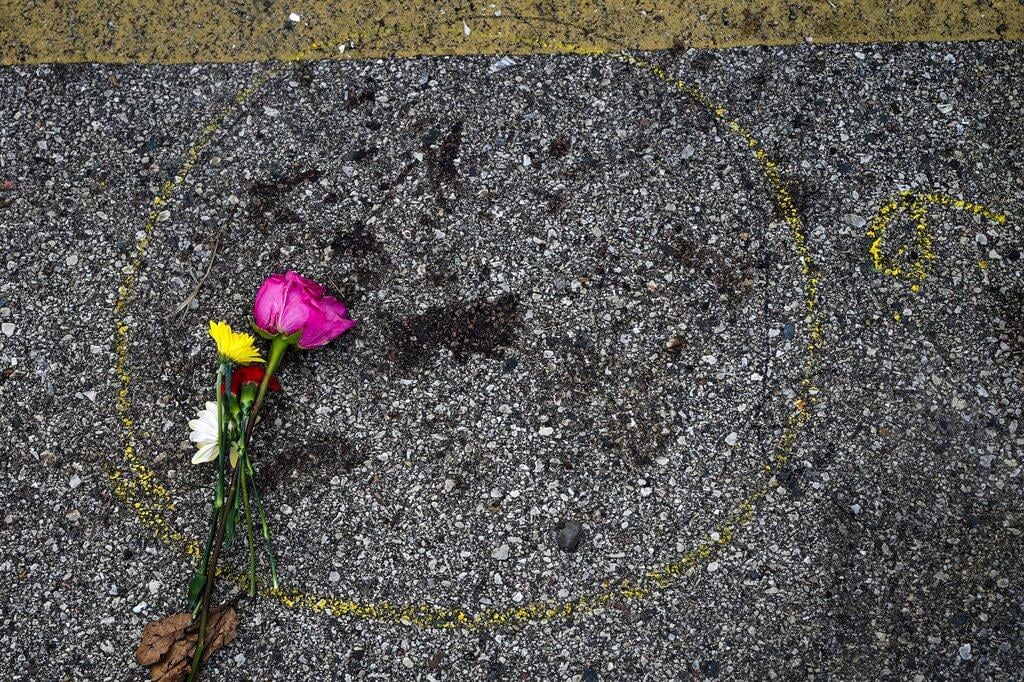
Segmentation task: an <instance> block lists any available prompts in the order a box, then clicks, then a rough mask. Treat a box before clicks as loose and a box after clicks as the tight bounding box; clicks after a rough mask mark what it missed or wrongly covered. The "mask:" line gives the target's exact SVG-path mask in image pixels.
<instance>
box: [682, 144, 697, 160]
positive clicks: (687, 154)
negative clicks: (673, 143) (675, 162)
mask: <svg viewBox="0 0 1024 682" xmlns="http://www.w3.org/2000/svg"><path fill="white" fill-rule="evenodd" d="M694 151H696V150H694V148H693V145H692V144H688V145H686V146H685V147H683V151H682V154H681V156H682V157H683V158H684V159H692V158H693V152H694Z"/></svg>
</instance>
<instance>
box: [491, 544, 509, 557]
mask: <svg viewBox="0 0 1024 682" xmlns="http://www.w3.org/2000/svg"><path fill="white" fill-rule="evenodd" d="M491 558H492V559H497V560H498V561H508V545H502V546H501V547H498V548H496V549H495V550H494V551H493V552H491Z"/></svg>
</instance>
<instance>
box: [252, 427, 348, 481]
mask: <svg viewBox="0 0 1024 682" xmlns="http://www.w3.org/2000/svg"><path fill="white" fill-rule="evenodd" d="M363 459H364V458H363V457H362V456H361V455H360V454H359V453H357V452H356V451H355V450H354V449H353V448H352V445H351V444H350V443H349V441H348V439H347V438H345V436H343V435H341V434H340V433H319V434H312V435H311V436H310V438H309V440H308V441H307V443H306V444H303V445H297V446H295V447H291V448H285V449H283V450H280V451H279V452H278V453H277V454H275V455H274V456H273V457H267V458H266V461H267V464H265V465H264V466H262V467H260V469H259V471H258V472H257V476H258V477H259V479H258V481H259V485H260V487H261V489H266V490H274V489H276V488H278V487H279V486H280V485H281V483H282V482H283V481H284V479H285V478H286V477H288V476H289V475H291V472H292V471H293V470H295V469H301V470H302V471H303V472H304V473H306V472H308V473H310V474H311V476H310V477H309V479H307V480H319V479H322V478H323V477H324V476H326V477H327V478H330V477H331V476H334V475H336V474H340V473H345V472H347V471H350V470H351V469H353V468H354V467H356V466H358V465H359V464H361V463H362V462H363Z"/></svg>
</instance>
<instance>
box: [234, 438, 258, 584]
mask: <svg viewBox="0 0 1024 682" xmlns="http://www.w3.org/2000/svg"><path fill="white" fill-rule="evenodd" d="M238 458H239V460H240V461H239V462H238V468H239V469H240V470H241V472H242V473H241V474H240V477H241V486H242V506H243V507H244V509H245V538H246V544H247V545H248V547H249V596H250V597H255V596H256V534H255V533H253V530H252V509H251V508H250V507H249V490H248V485H247V484H246V479H245V469H246V467H245V461H244V459H245V449H244V447H243V449H242V452H240V453H238Z"/></svg>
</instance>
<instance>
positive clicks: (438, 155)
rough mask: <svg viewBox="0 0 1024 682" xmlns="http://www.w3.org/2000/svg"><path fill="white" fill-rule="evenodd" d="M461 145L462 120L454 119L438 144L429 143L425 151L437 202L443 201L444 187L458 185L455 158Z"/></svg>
mask: <svg viewBox="0 0 1024 682" xmlns="http://www.w3.org/2000/svg"><path fill="white" fill-rule="evenodd" d="M461 146H462V121H456V122H455V123H454V124H452V127H451V129H450V130H449V131H448V134H447V135H445V136H444V138H443V139H442V140H441V142H440V144H438V145H436V146H433V145H431V147H430V149H429V150H428V151H427V154H426V157H427V170H428V172H429V174H430V179H431V182H432V183H433V184H434V188H435V189H436V190H438V194H437V202H438V203H439V204H443V203H444V196H443V192H442V190H443V188H444V187H446V186H447V187H451V188H453V189H457V188H458V186H459V169H458V166H457V165H456V164H455V160H456V159H457V158H458V157H459V148H460V147H461Z"/></svg>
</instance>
